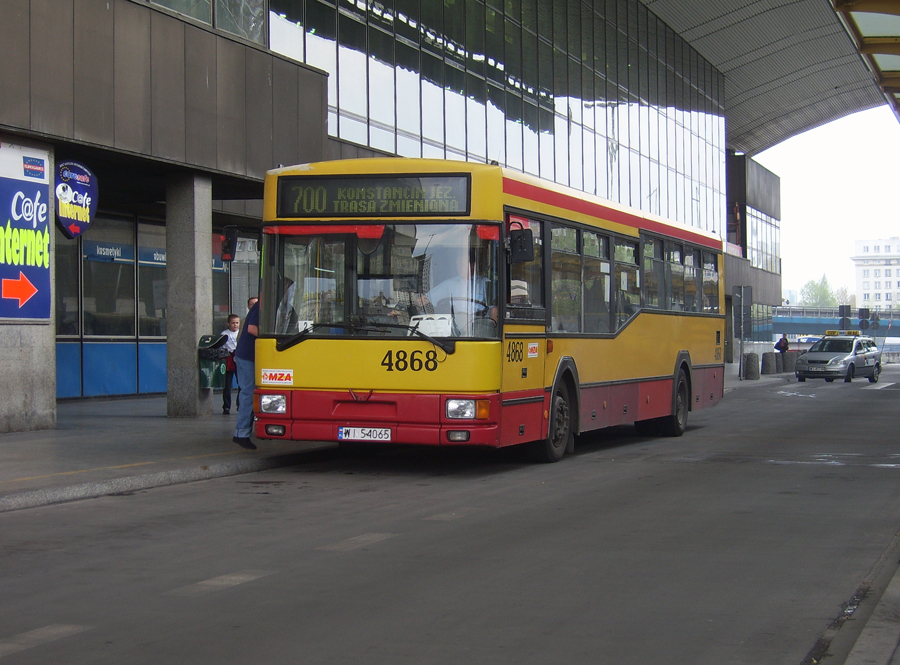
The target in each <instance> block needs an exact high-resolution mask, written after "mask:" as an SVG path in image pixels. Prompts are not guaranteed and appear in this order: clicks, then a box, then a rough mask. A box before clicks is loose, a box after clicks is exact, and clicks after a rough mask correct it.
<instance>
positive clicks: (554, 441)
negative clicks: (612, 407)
mask: <svg viewBox="0 0 900 665" xmlns="http://www.w3.org/2000/svg"><path fill="white" fill-rule="evenodd" d="M579 397H580V396H579V393H578V371H577V369H576V368H575V362H574V361H573V360H572V359H571V358H563V359H562V360H561V361H560V364H559V366H558V367H557V371H556V378H555V379H554V381H553V386H552V388H551V390H550V406H549V409H548V413H547V420H548V423H547V438H545V439H542V440H539V441H534V442H532V444H531V447H532V453H533V457H534V458H535V460H537V461H539V462H558V461H559V460H560V459H562V457H563V455H565V454H566V453H571V452H573V451H574V450H575V435H576V434H578V429H579V427H578V425H579V422H580V420H579V417H578V414H579V406H580V398H579Z"/></svg>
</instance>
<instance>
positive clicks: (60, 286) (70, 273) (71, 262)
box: [54, 229, 80, 335]
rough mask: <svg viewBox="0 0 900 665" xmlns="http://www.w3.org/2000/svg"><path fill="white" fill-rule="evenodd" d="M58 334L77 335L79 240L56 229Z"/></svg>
mask: <svg viewBox="0 0 900 665" xmlns="http://www.w3.org/2000/svg"><path fill="white" fill-rule="evenodd" d="M55 251H56V285H55V289H54V290H55V293H56V334H57V335H77V334H78V333H79V332H80V330H79V326H78V323H79V320H80V319H79V316H78V240H77V239H76V240H69V239H68V238H66V237H65V236H64V235H63V234H62V233H61V232H60V230H59V229H56V248H55Z"/></svg>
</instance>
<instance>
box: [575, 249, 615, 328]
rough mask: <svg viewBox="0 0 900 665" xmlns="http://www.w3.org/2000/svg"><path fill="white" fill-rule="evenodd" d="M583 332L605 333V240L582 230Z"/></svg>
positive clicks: (606, 292)
mask: <svg viewBox="0 0 900 665" xmlns="http://www.w3.org/2000/svg"><path fill="white" fill-rule="evenodd" d="M581 238H582V255H583V258H582V261H583V265H582V278H581V279H582V283H583V285H584V295H583V297H582V303H583V305H584V326H583V329H584V332H589V333H608V332H609V317H610V314H609V287H610V277H611V276H610V274H609V270H610V266H609V238H606V237H604V236H600V235H598V234H596V233H593V232H591V231H583V232H582V234H581Z"/></svg>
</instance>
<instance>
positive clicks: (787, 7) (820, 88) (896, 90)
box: [642, 0, 900, 156]
mask: <svg viewBox="0 0 900 665" xmlns="http://www.w3.org/2000/svg"><path fill="white" fill-rule="evenodd" d="M642 1H643V2H644V4H645V5H646V6H647V7H648V8H649V9H650V11H652V12H653V13H654V14H656V15H657V16H658V17H659V18H660V19H662V20H663V21H664V22H666V23H667V24H668V25H669V26H670V27H671V28H672V29H673V30H675V31H676V32H678V33H679V34H680V35H681V36H682V37H683V38H684V39H685V40H687V41H688V42H689V43H690V44H691V46H693V47H694V49H696V50H697V52H698V53H700V55H701V56H703V57H704V58H706V60H708V61H709V62H710V64H712V65H713V66H714V67H716V69H718V70H719V71H720V72H722V74H723V75H724V76H725V109H726V112H725V115H726V131H727V143H728V147H729V148H730V149H732V150H735V151H736V152H743V153H745V154H747V155H750V156H753V155H755V154H757V153H760V152H762V151H763V150H766V149H767V148H770V147H772V146H774V145H776V144H778V143H781V142H782V141H784V140H785V139H788V138H790V137H792V136H795V135H797V134H801V133H803V132H805V131H807V130H810V129H813V128H815V127H818V126H820V125H824V124H827V123H829V122H831V121H833V120H837V119H838V118H842V117H844V116H847V115H850V114H852V113H856V112H858V111H864V110H866V109H870V108H874V107H876V106H881V105H883V104H885V103H888V104H889V105H890V106H891V108H892V109H893V111H894V114H895V115H896V116H897V117H898V118H900V0H832V1H829V0H755V1H752V0H717V2H709V1H708V0H642Z"/></svg>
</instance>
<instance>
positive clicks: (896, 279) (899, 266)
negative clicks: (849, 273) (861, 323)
mask: <svg viewBox="0 0 900 665" xmlns="http://www.w3.org/2000/svg"><path fill="white" fill-rule="evenodd" d="M853 246H854V252H853V256H852V257H850V258H851V260H852V261H853V266H854V273H855V277H856V285H855V290H856V291H855V292H856V304H857V306H858V307H868V308H869V309H877V310H887V309H897V308H898V307H900V238H897V237H894V238H869V239H864V240H855V241H854V243H853Z"/></svg>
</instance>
